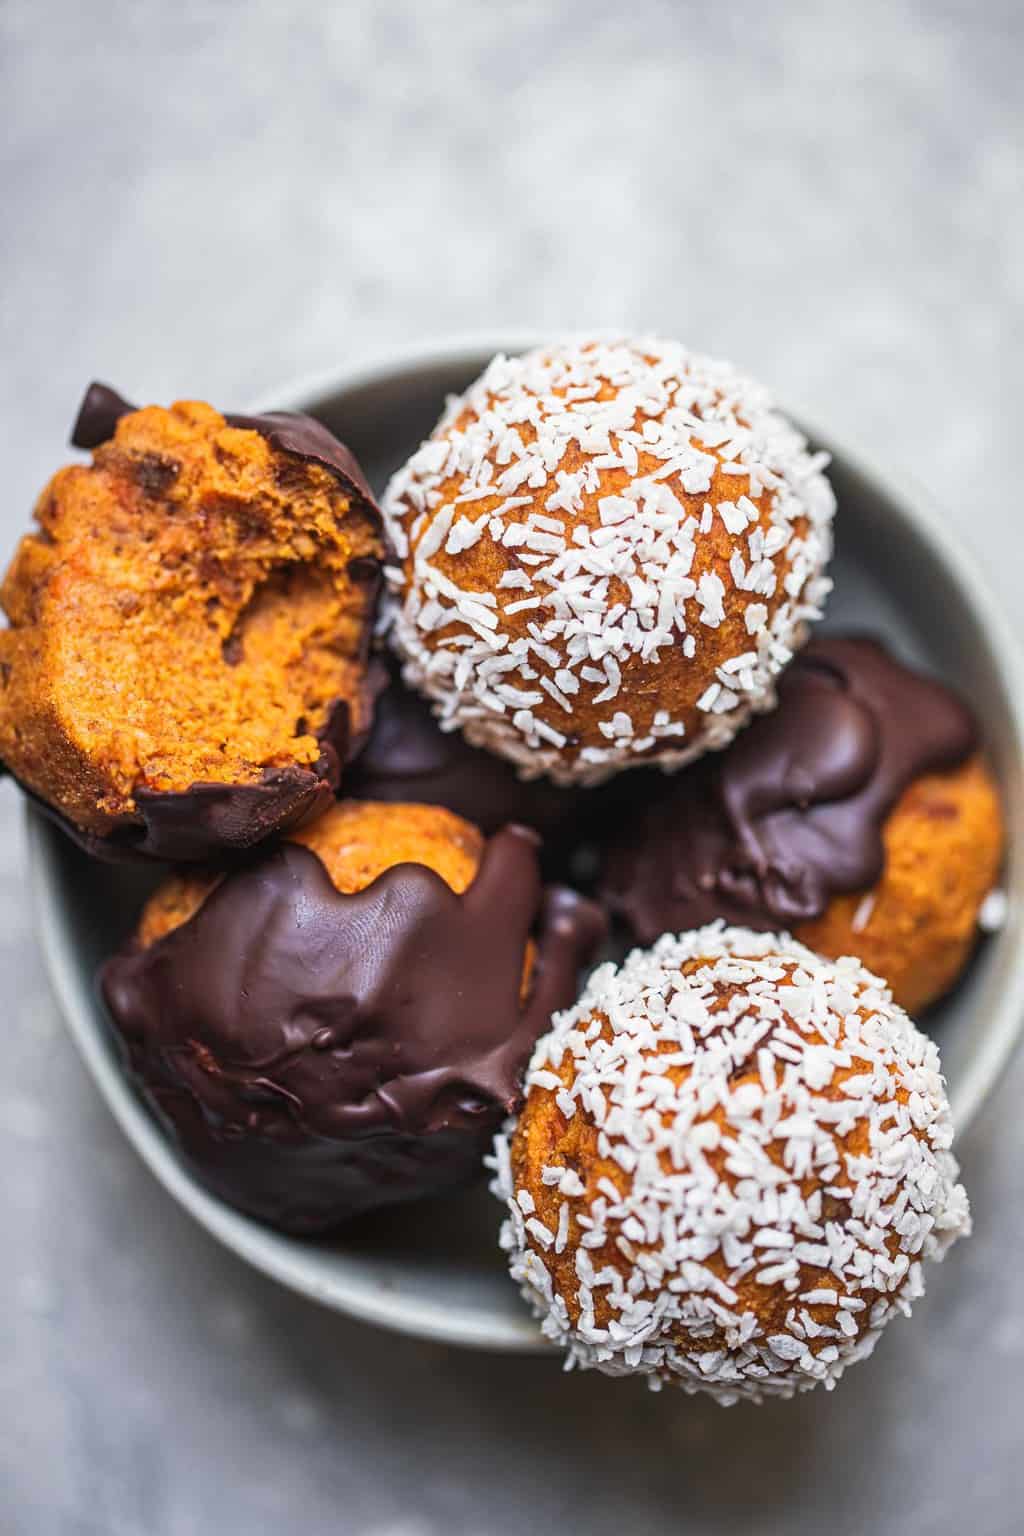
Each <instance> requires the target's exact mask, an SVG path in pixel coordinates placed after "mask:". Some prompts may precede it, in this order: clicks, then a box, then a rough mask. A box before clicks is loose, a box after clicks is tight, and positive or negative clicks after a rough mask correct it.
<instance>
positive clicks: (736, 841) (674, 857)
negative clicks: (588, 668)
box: [599, 635, 1004, 1015]
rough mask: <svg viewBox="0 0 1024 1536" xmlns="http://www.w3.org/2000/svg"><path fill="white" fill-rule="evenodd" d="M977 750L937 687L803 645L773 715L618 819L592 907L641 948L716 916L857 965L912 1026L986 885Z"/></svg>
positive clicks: (984, 779)
mask: <svg viewBox="0 0 1024 1536" xmlns="http://www.w3.org/2000/svg"><path fill="white" fill-rule="evenodd" d="M979 748H980V741H979V732H978V727H977V723H976V721H975V719H974V717H973V715H972V713H971V710H970V709H969V707H968V706H967V704H966V703H965V702H964V701H963V700H962V699H961V698H959V697H958V695H957V694H956V693H955V692H954V691H953V690H952V689H951V688H949V687H948V686H947V685H946V684H945V683H944V682H943V681H942V680H941V679H939V678H935V677H926V676H924V675H923V674H921V673H918V672H916V671H913V670H912V669H911V668H909V667H906V666H904V665H903V664H902V663H901V662H900V661H898V660H897V659H896V657H894V656H892V655H891V654H890V653H889V652H888V651H887V650H886V648H885V647H884V646H883V645H882V644H881V643H880V642H879V641H878V640H875V639H873V638H871V637H869V636H863V635H846V636H833V635H829V636H826V637H824V638H817V637H816V638H815V639H813V640H812V641H811V642H810V644H809V645H807V646H806V647H805V648H804V650H803V651H801V653H800V655H799V656H797V657H796V659H795V660H794V662H793V664H792V666H791V667H789V668H788V669H787V671H786V674H785V676H784V677H783V678H782V680H781V683H780V685H779V704H778V708H777V709H775V710H773V712H772V713H771V714H770V715H764V716H761V717H760V718H759V719H757V720H755V721H754V722H753V724H752V725H751V726H750V727H749V728H748V729H747V730H745V731H744V732H743V733H742V735H741V736H740V737H739V738H738V739H737V740H736V741H735V742H733V744H732V745H731V746H730V747H728V748H727V749H726V750H725V751H724V752H721V753H714V754H712V755H711V756H709V757H707V758H705V759H704V760H703V762H701V763H698V764H696V765H695V766H694V767H693V768H691V769H689V770H687V771H686V772H685V773H681V774H678V775H676V776H675V777H673V778H670V779H665V778H663V777H661V776H660V775H659V776H658V777H659V779H660V782H659V783H652V784H645V792H644V793H642V794H639V795H637V796H635V797H634V800H633V803H632V804H630V805H628V806H624V807H623V808H622V812H621V814H620V815H619V816H618V817H617V818H616V819H615V821H614V823H612V824H610V826H609V829H608V831H607V834H606V836H605V839H604V846H603V865H602V871H601V876H600V881H599V888H600V894H601V897H602V899H603V901H604V902H605V904H606V906H607V907H608V908H609V909H610V910H611V911H612V912H613V913H614V914H615V916H616V917H618V918H619V919H620V920H622V922H623V923H624V925H625V927H626V928H627V929H628V931H629V932H630V934H631V936H632V937H633V939H634V940H635V941H636V942H638V943H640V944H651V943H653V942H654V940H655V939H656V938H658V937H659V936H660V935H661V934H662V933H678V932H680V931H681V930H683V929H688V928H697V927H699V926H700V925H701V924H702V923H706V922H709V921H711V920H712V919H713V918H715V917H723V918H725V919H726V920H727V921H728V922H732V923H737V924H740V925H742V926H745V927H749V928H761V929H764V930H766V931H773V930H778V929H780V928H785V929H787V930H789V931H791V932H793V933H794V934H795V936H796V937H797V938H798V939H799V940H800V941H801V942H802V943H804V944H806V945H808V947H809V948H811V949H813V950H815V951H816V952H817V953H818V954H823V955H827V956H832V957H833V958H838V957H839V956H840V955H850V954H856V955H858V956H859V957H860V959H861V960H862V961H863V962H864V964H865V965H866V966H867V967H868V969H869V970H871V971H873V972H875V973H876V974H877V975H879V976H884V977H885V980H886V982H887V983H888V985H889V986H890V987H891V989H892V993H893V996H894V998H895V999H896V1001H897V1002H898V1003H899V1004H900V1006H901V1007H903V1008H906V1009H907V1011H908V1012H909V1013H911V1014H914V1015H916V1014H917V1013H918V1012H919V1011H920V1010H922V1009H924V1008H926V1007H928V1006H929V1005H930V1004H932V1003H934V1002H935V1001H936V1000H937V999H938V998H940V997H941V996H942V995H943V994H944V993H945V992H947V991H948V990H949V988H950V987H951V986H953V984H954V983H955V982H956V980H957V978H958V977H959V976H960V974H961V972H962V971H963V969H964V966H965V965H966V963H967V961H968V959H969V958H970V955H971V952H972V950H973V948H974V945H975V942H976V940H977V936H978V932H979V925H980V923H981V921H982V920H983V916H984V913H985V910H986V907H985V903H986V898H987V897H988V896H989V894H990V893H991V892H992V891H993V890H994V888H995V886H996V883H997V881H998V878H999V869H1000V864H1001V862H1002V855H1003V845H1004V828H1003V817H1002V811H1001V808H1000V803H999V792H998V788H997V786H996V783H995V780H994V779H993V777H992V774H991V771H990V770H989V768H988V767H987V766H986V764H985V762H984V760H983V758H982V756H981V754H980V750H979ZM649 777H650V778H652V779H653V778H654V775H651V776H649Z"/></svg>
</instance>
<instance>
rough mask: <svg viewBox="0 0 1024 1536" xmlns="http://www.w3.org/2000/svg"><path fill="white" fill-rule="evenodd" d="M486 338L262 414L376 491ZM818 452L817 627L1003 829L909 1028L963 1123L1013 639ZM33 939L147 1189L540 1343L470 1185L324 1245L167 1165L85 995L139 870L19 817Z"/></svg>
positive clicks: (978, 596) (441, 1331) (354, 1292)
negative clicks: (925, 1012) (912, 666)
mask: <svg viewBox="0 0 1024 1536" xmlns="http://www.w3.org/2000/svg"><path fill="white" fill-rule="evenodd" d="M494 350H496V348H494V347H476V348H468V349H463V350H458V351H455V352H451V351H450V352H447V353H442V354H440V355H433V356H430V357H426V358H422V357H421V358H417V359H414V360H413V361H411V362H405V363H396V364H392V365H390V366H388V367H385V368H381V369H378V370H375V371H373V372H369V373H363V374H361V375H357V376H354V377H352V378H350V379H349V380H345V379H343V380H342V381H341V382H340V383H338V382H335V383H334V384H333V385H332V386H330V387H327V388H320V389H315V390H312V391H299V392H297V393H295V394H293V395H292V397H291V398H286V399H283V400H282V399H278V400H277V401H276V404H277V405H278V406H279V407H280V406H289V407H291V408H301V409H306V410H311V411H312V412H313V413H314V414H315V415H317V416H319V417H321V418H322V419H323V420H324V421H325V422H326V423H327V425H328V426H330V427H332V428H333V429H334V430H335V431H336V432H337V433H338V435H339V436H340V437H342V438H343V439H344V440H345V441H346V442H348V443H349V444H350V446H351V447H352V448H353V450H354V451H355V453H356V454H357V456H358V457H359V459H360V460H361V462H362V464H363V466H364V468H365V470H366V473H367V474H368V476H369V478H370V480H371V481H372V482H373V484H374V486H375V488H376V489H378V490H380V489H382V488H383V486H384V484H385V482H386V480H387V477H388V475H389V474H390V473H391V471H392V470H393V469H394V468H396V467H397V466H398V465H399V464H400V463H401V462H402V461H403V460H404V459H405V458H406V457H407V456H408V454H409V453H410V452H411V450H412V449H413V448H414V447H415V446H416V444H417V443H418V442H419V441H420V440H421V438H423V437H425V436H426V435H427V434H428V433H429V431H430V429H431V427H432V426H433V424H434V422H435V420H436V419H437V416H438V414H439V412H440V409H441V406H442V404H443V402H444V397H445V395H446V394H448V393H450V392H453V391H458V390H461V389H462V388H464V387H465V385H466V384H467V383H468V382H469V381H470V380H471V379H472V378H473V377H474V376H475V375H476V374H477V373H478V372H479V371H480V369H481V368H482V367H483V365H484V364H485V363H486V361H487V360H488V358H489V357H490V355H491V354H492V352H493V351H494ZM811 435H812V437H813V439H814V441H815V443H816V444H817V445H818V446H824V447H826V448H830V449H831V451H832V453H833V470H832V477H833V482H834V484H835V488H836V492H837V496H838V500H839V507H840V513H839V522H838V540H837V552H836V558H835V563H834V567H833V572H832V574H833V576H834V578H835V584H836V590H835V593H834V594H833V597H832V599H831V601H830V606H829V614H828V619H827V623H826V627H827V628H847V629H849V628H867V629H871V630H874V631H876V632H879V633H881V634H882V635H883V636H884V637H885V638H886V640H887V641H888V642H889V644H890V645H891V646H892V647H893V648H894V649H895V650H896V652H897V653H898V654H900V655H901V656H903V657H904V658H905V659H906V660H908V661H911V662H913V663H916V664H919V665H921V666H923V667H926V668H928V669H930V670H933V671H935V672H936V673H937V674H939V675H940V676H942V677H944V678H946V679H948V680H949V681H950V682H951V683H953V684H954V685H955V686H956V687H958V688H959V689H961V690H962V691H963V692H964V693H965V694H966V696H967V697H968V698H969V699H970V700H971V701H972V703H973V704H974V707H975V708H976V710H977V711H978V714H979V716H980V718H981V720H982V722H983V725H984V730H985V736H986V741H987V744H988V748H989V751H990V754H991V758H992V761H993V763H994V765H995V768H996V771H997V773H998V775H999V777H1000V781H1001V784H1002V787H1003V794H1004V800H1005V805H1006V809H1007V813H1008V816H1009V819H1010V847H1011V854H1010V860H1009V868H1008V873H1007V881H1008V890H1009V894H1010V898H1011V901H1010V916H1009V919H1008V922H1007V924H1006V926H1005V927H1004V929H1003V930H1002V932H1000V933H999V934H997V935H995V936H994V937H992V938H990V939H989V940H987V941H986V942H985V943H984V944H983V945H982V947H981V948H980V950H979V953H978V955H977V957H976V958H975V961H974V963H973V964H972V966H971V968H970V971H969V973H968V975H967V976H966V977H965V979H964V980H963V982H962V983H961V984H960V986H959V987H958V988H957V990H956V992H955V994H954V995H953V996H952V997H950V998H949V999H947V1000H946V1002H945V1003H944V1004H943V1005H942V1006H941V1007H940V1008H938V1009H936V1010H934V1011H933V1012H932V1014H931V1015H930V1016H929V1017H928V1019H927V1020H926V1021H925V1023H926V1027H927V1028H928V1029H929V1030H931V1031H932V1032H933V1033H934V1034H935V1035H936V1036H937V1038H938V1039H939V1041H940V1044H941V1047H942V1051H943V1059H944V1063H945V1068H946V1073H947V1077H948V1080H949V1085H950V1092H951V1096H952V1100H953V1107H954V1114H955V1116H956V1119H957V1123H958V1126H959V1128H960V1129H963V1127H964V1125H965V1124H966V1123H967V1121H968V1119H969V1118H970V1116H971V1114H972V1113H973V1112H974V1110H975V1109H976V1108H977V1106H978V1104H979V1103H980V1102H981V1100H982V1098H983V1097H984V1095H985V1093H986V1092H987V1091H988V1090H989V1089H990V1088H991V1086H992V1085H993V1083H994V1082H995V1081H996V1080H997V1078H998V1076H999V1074H1000V1072H1001V1070H1002V1067H1003V1065H1004V1063H1005V1060H1006V1057H1007V1055H1008V1053H1009V1050H1010V1048H1011V1046H1012V1044H1013V1041H1014V1040H1015V1038H1016V1035H1017V1033H1018V1030H1019V1026H1020V1023H1021V1017H1022V1014H1024V976H1022V969H1021V964H1020V960H1019V958H1018V957H1019V955H1020V954H1021V952H1022V933H1021V926H1022V916H1021V914H1022V912H1024V902H1022V901H1021V900H1020V891H1019V886H1020V884H1021V879H1022V875H1024V857H1022V855H1021V852H1020V849H1021V842H1022V835H1024V834H1022V828H1021V825H1020V814H1021V807H1022V805H1024V795H1022V792H1021V761H1022V731H1021V721H1020V709H1021V704H1020V691H1019V689H1020V684H1019V680H1018V677H1017V674H1016V671H1015V668H1016V658H1015V655H1014V650H1013V644H1012V641H1011V640H1010V639H1008V638H1007V636H1006V635H1005V634H1004V633H1003V631H1002V629H1001V628H1000V624H999V621H998V618H997V616H996V615H995V614H993V613H992V612H991V610H990V609H989V607H988V605H987V602H986V598H985V594H984V593H983V592H982V591H981V589H979V588H978V587H977V584H976V582H975V580H974V578H973V577H972V576H971V575H970V573H969V572H966V571H965V570H964V568H963V566H962V562H961V557H960V556H959V553H958V552H957V551H956V550H955V549H952V548H950V547H948V546H947V543H946V539H945V534H944V532H943V529H942V524H941V518H940V515H939V514H938V513H936V512H934V511H929V510H928V509H927V507H926V498H924V496H923V493H920V492H918V491H916V490H911V491H909V492H907V491H905V490H901V489H897V490H893V489H890V488H887V487H888V485H889V482H888V481H887V482H886V487H883V486H882V485H881V484H880V483H879V481H878V480H877V479H875V478H872V477H871V476H870V475H869V474H868V473H867V472H866V471H865V470H864V469H863V468H860V467H858V466H857V465H856V464H854V463H853V462H852V460H851V459H850V457H848V456H847V455H844V454H843V453H842V452H841V451H840V450H837V449H836V448H834V447H833V446H832V445H831V444H829V443H828V442H826V441H823V440H822V438H821V437H820V435H819V434H818V433H811ZM29 832H30V840H29V841H30V858H31V863H32V870H33V883H34V888H35V893H36V900H37V907H38V915H39V923H40V933H41V939H42V943H43V947H44V950H45V953H46V957H47V960H48V963H49V967H50V971H51V975H52V977H53V980H54V984H55V987H56V990H57V993H58V997H59V1000H60V1003H61V1006H62V1008H63V1011H64V1013H65V1016H66V1017H67V1020H68V1022H69V1025H70V1027H71V1030H72V1033H73V1035H74V1037H75V1039H76V1041H77V1043H78V1046H79V1048H80V1049H81V1051H82V1053H83V1055H84V1056H85V1058H86V1061H87V1063H88V1065H89V1067H90V1069H91V1070H92V1072H93V1075H94V1076H95V1078H96V1080H97V1082H98V1084H99V1086H100V1088H101V1090H102V1091H103V1093H104V1095H105V1097H106V1099H107V1101H108V1103H109V1104H110V1107H111V1109H112V1110H113V1112H114V1114H115V1115H116V1117H117V1119H118V1120H119V1121H120V1123H121V1125H122V1127H123V1129H124V1130H125V1132H126V1133H127V1135H128V1136H129V1138H130V1140H131V1141H132V1142H133V1143H134V1144H135V1146H136V1148H137V1149H138V1151H139V1152H140V1153H141V1155H142V1156H143V1157H144V1159H145V1160H146V1162H147V1163H148V1164H149V1166H150V1167H151V1169H152V1170H153V1172H154V1173H155V1174H156V1175H157V1177H158V1178H159V1179H160V1180H161V1182H162V1183H163V1184H164V1185H165V1186H166V1187H167V1188H168V1189H169V1190H170V1191H171V1192H172V1193H173V1194H174V1195H175V1196H176V1197H177V1198H178V1199H179V1200H181V1202H182V1203H183V1204H184V1205H185V1206H186V1207H187V1208H188V1209H189V1210H190V1211H191V1212H192V1213H193V1215H195V1216H196V1217H197V1219H198V1220H200V1221H201V1222H202V1223H203V1225H204V1226H206V1227H207V1228H208V1229H209V1230H210V1231H211V1232H213V1233H214V1234H215V1235H216V1236H218V1237H220V1238H221V1239H222V1240H223V1241H224V1242H225V1243H227V1244H228V1245H229V1246H230V1247H231V1248H233V1249H235V1250H236V1251H237V1252H238V1253H239V1254H241V1255H242V1256H243V1257H244V1258H246V1259H248V1260H249V1261H250V1262H252V1263H254V1264H256V1265H257V1266H258V1267H259V1268H261V1269H263V1270H264V1271H266V1272H267V1273H269V1274H271V1275H273V1276H275V1277H276V1278H277V1279H280V1280H281V1281H283V1282H285V1283H286V1284H288V1285H291V1286H292V1287H294V1288H295V1289H296V1290H299V1291H301V1292H303V1293H304V1294H306V1295H309V1296H311V1297H313V1298H314V1299H316V1300H319V1301H322V1302H325V1303H327V1304H329V1305H332V1306H334V1307H337V1308H339V1309H340V1310H343V1311H347V1312H350V1313H353V1314H355V1315H357V1316H361V1317H364V1318H366V1319H368V1320H370V1321H374V1322H378V1323H382V1324H385V1325H387V1326H390V1327H392V1328H397V1329H401V1330H404V1331H408V1332H413V1333H418V1334H423V1335H426V1336H430V1337H433V1338H439V1339H443V1340H447V1341H450V1342H453V1343H462V1344H467V1345H474V1346H481V1347H487V1348H493V1349H519V1350H528V1349H535V1348H541V1347H543V1345H542V1344H541V1341H540V1339H539V1335H538V1334H537V1332H536V1330H535V1328H534V1327H533V1325H532V1323H531V1322H530V1320H529V1319H528V1318H527V1317H525V1316H524V1315H523V1310H522V1306H521V1303H520V1300H519V1298H518V1296H517V1294H516V1292H515V1290H514V1289H513V1287H512V1285H511V1283H510V1282H509V1281H508V1279H507V1277H506V1275H505V1271H504V1266H503V1262H502V1260H501V1257H500V1255H499V1252H498V1249H497V1244H496V1236H497V1229H498V1225H499V1212H498V1209H497V1206H496V1204H495V1202H494V1201H493V1200H491V1198H490V1197H489V1196H488V1195H487V1193H486V1190H485V1189H484V1188H483V1187H482V1186H481V1187H480V1188H478V1189H476V1190H474V1191H471V1192H470V1193H468V1194H467V1195H464V1196H461V1197H458V1198H454V1199H449V1200H447V1201H443V1202H437V1203H431V1204H429V1205H423V1206H419V1207H412V1208H409V1209H407V1210H404V1211H402V1210H399V1211H394V1212H387V1213H386V1214H385V1215H383V1216H381V1217H380V1218H375V1219H372V1220H367V1221H363V1222H362V1223H360V1224H359V1225H358V1227H357V1228H356V1229H354V1230H353V1231H351V1232H349V1233H347V1234H346V1235H345V1236H343V1237H342V1238H340V1239H336V1240H333V1241H330V1242H315V1243H311V1242H299V1241H296V1240H293V1239H289V1238H287V1237H283V1236H281V1235H279V1234H277V1233H274V1232H271V1231H268V1230H266V1229H264V1228H263V1227H260V1226H259V1225H257V1224H256V1223H254V1222H252V1221H250V1220H248V1219H247V1218H245V1217H243V1216H240V1215H239V1214H238V1213H237V1212H235V1211H232V1210H230V1209H229V1208H228V1207H226V1206H224V1205H223V1204H221V1203H220V1202H219V1201H218V1200H216V1199H214V1198H213V1197H212V1196H210V1195H208V1194H207V1193H206V1192H205V1191H204V1190H203V1189H202V1188H201V1187H200V1186H199V1185H198V1184H196V1183H195V1181H194V1180H193V1179H192V1178H191V1177H190V1175H189V1174H188V1173H187V1172H186V1171H185V1169H184V1168H183V1167H182V1165H181V1164H180V1163H179V1162H178V1160H177V1158H176V1157H175V1155H174V1152H173V1150H172V1149H171V1147H170V1146H169V1144H168V1143H167V1142H166V1141H165V1140H164V1138H163V1136H162V1134H161V1133H160V1131H159V1130H158V1128H157V1127H156V1125H155V1123H154V1122H153V1121H152V1120H151V1119H150V1117H149V1115H148V1114H147V1112H146V1110H145V1109H144V1107H143V1106H142V1104H141V1103H140V1101H139V1100H138V1099H137V1098H136V1097H135V1095H134V1093H133V1091H132V1090H131V1088H130V1087H129V1085H128V1084H127V1082H126V1080H125V1079H124V1077H123V1076H122V1073H121V1071H120V1067H119V1065H118V1060H117V1056H116V1052H115V1049H114V1046H113V1042H112V1039H111V1036H110V1034H109V1032H108V1028H107V1024H106V1021H105V1018H104V1014H103V1010H102V1008H101V1005H100V1002H99V999H98V996H97V993H96V990H95V987H94V981H93V978H94V975H95V971H96V967H97V965H98V963H99V962H100V960H101V959H102V958H103V957H104V956H105V955H107V954H108V953H109V952H110V951H111V949H113V948H114V947H115V946H116V945H117V944H118V943H119V942H120V941H121V940H122V938H123V937H124V936H125V934H126V933H127V932H128V931H129V929H130V928H131V925H132V922H133V919H134V917H135V914H136V912H137V911H138V907H139V905H140V903H141V901H142V899H143V897H144V895H145V894H146V892H147V891H148V890H149V889H150V888H151V887H152V885H153V884H154V883H155V877H154V876H149V875H146V876H140V875H139V874H137V873H135V872H125V871H123V870H113V869H111V868H109V867H108V866H106V865H102V864H98V863H94V862H92V861H90V860H89V859H88V858H87V857H86V856H85V855H84V854H82V853H81V852H79V851H78V850H77V849H75V848H74V847H73V846H72V845H71V844H70V843H69V842H68V841H67V840H66V839H65V838H64V837H63V836H62V834H61V833H59V832H58V831H57V830H56V829H55V828H54V827H53V826H52V825H51V824H50V823H48V822H47V821H45V820H44V819H43V818H42V817H41V816H39V815H38V813H36V812H34V811H30V812H29Z"/></svg>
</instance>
